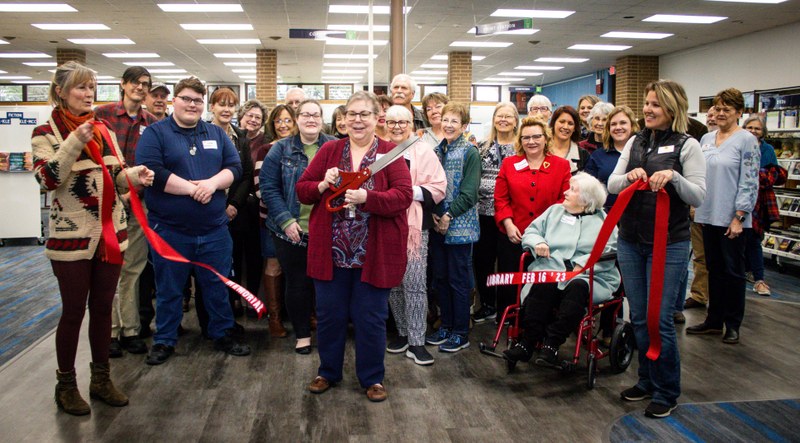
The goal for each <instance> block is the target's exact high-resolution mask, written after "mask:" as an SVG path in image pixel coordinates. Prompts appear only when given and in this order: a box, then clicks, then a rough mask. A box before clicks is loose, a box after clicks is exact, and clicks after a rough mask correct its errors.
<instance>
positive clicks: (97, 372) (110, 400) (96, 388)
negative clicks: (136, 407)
mask: <svg viewBox="0 0 800 443" xmlns="http://www.w3.org/2000/svg"><path fill="white" fill-rule="evenodd" d="M89 367H90V368H91V369H92V383H91V384H90V385H89V396H90V397H92V398H94V399H97V400H102V401H104V402H106V404H108V405H110V406H125V405H127V404H128V396H127V395H125V394H123V393H122V392H120V391H119V389H117V388H116V387H115V386H114V383H112V382H111V367H110V366H109V365H108V363H89Z"/></svg>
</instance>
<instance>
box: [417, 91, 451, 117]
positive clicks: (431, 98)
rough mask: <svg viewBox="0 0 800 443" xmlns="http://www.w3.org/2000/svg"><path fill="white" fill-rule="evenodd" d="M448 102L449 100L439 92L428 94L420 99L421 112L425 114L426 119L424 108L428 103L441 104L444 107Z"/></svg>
mask: <svg viewBox="0 0 800 443" xmlns="http://www.w3.org/2000/svg"><path fill="white" fill-rule="evenodd" d="M449 101H450V98H449V97H447V96H446V95H444V94H442V93H441V92H431V93H430V94H425V97H422V111H423V112H424V113H425V116H426V117H427V114H428V112H427V111H426V109H425V108H427V107H428V104H430V102H436V103H441V104H443V105H446V104H447V103H448V102H449Z"/></svg>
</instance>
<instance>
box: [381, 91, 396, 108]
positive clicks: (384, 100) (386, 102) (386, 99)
mask: <svg viewBox="0 0 800 443" xmlns="http://www.w3.org/2000/svg"><path fill="white" fill-rule="evenodd" d="M378 104H379V105H380V106H381V109H383V106H384V105H385V106H386V107H387V108H388V107H390V106H392V105H393V104H394V103H392V99H390V98H389V97H387V96H385V95H383V94H381V95H379V96H378Z"/></svg>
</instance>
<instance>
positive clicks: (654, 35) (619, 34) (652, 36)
mask: <svg viewBox="0 0 800 443" xmlns="http://www.w3.org/2000/svg"><path fill="white" fill-rule="evenodd" d="M673 35H675V34H667V33H661V32H626V31H611V32H606V33H605V34H603V35H601V36H600V37H607V38H637V39H642V40H661V39H662V38H667V37H672V36H673Z"/></svg>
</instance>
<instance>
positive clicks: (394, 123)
mask: <svg viewBox="0 0 800 443" xmlns="http://www.w3.org/2000/svg"><path fill="white" fill-rule="evenodd" d="M409 123H411V122H410V121H408V120H386V126H388V127H390V128H393V127H395V126H397V127H399V128H400V129H405V128H407V127H408V124H409Z"/></svg>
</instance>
